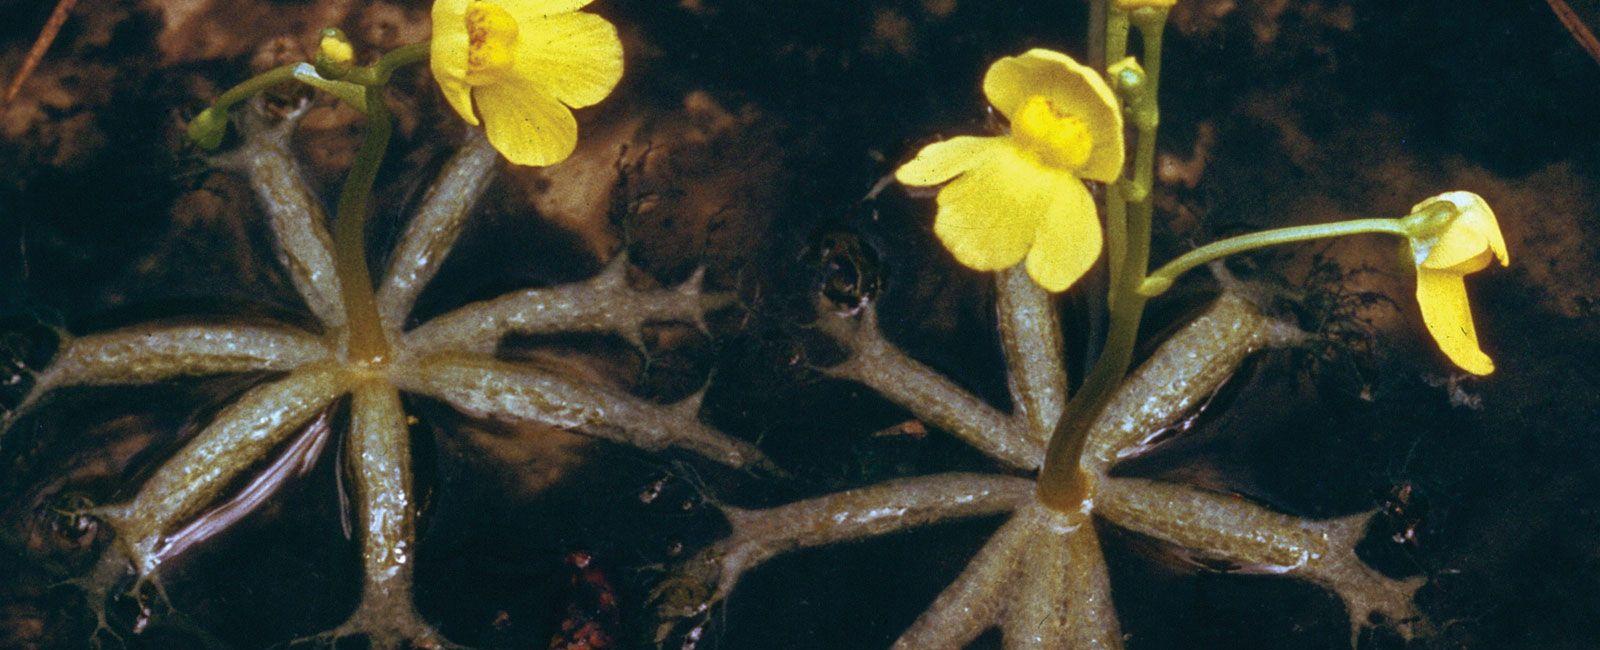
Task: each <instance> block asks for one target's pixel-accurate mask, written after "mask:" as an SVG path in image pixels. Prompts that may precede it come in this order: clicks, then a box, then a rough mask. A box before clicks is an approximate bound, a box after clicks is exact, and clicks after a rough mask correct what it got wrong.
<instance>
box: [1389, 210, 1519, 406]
mask: <svg viewBox="0 0 1600 650" xmlns="http://www.w3.org/2000/svg"><path fill="white" fill-rule="evenodd" d="M1411 215H1412V216H1410V217H1406V218H1405V219H1404V220H1403V221H1402V223H1403V224H1405V227H1406V230H1407V231H1408V232H1409V234H1410V239H1411V254H1412V258H1413V260H1414V262H1415V264H1416V265H1417V304H1419V305H1420V306H1421V307H1422V322H1423V323H1424V324H1426V325H1427V326H1428V332H1429V333H1431V334H1433V338H1434V340H1435V341H1438V343H1439V349H1440V350H1443V351H1444V354H1445V356H1447V357H1449V358H1450V360H1451V361H1453V362H1455V364H1456V365H1458V366H1461V368H1462V369H1463V370H1466V371H1467V372H1470V373H1472V374H1475V375H1487V374H1489V373H1491V372H1494V361H1492V360H1490V359H1489V355H1487V354H1484V353H1483V350H1482V349H1480V348H1479V347H1478V332H1477V329H1476V328H1475V327H1473V324H1472V311H1471V309H1469V307H1468V305H1467V284H1466V282H1465V281H1464V278H1465V277H1466V275H1467V274H1468V273H1475V272H1477V271H1481V270H1483V268H1484V267H1486V266H1488V265H1489V262H1491V261H1493V260H1494V259H1496V258H1498V259H1499V260H1500V265H1501V266H1505V265H1508V264H1510V263H1511V256H1510V254H1509V253H1508V252H1507V251H1506V240H1505V237H1504V236H1502V235H1501V234H1500V225H1499V223H1497V222H1496V221H1495V218H1494V211H1493V210H1490V209H1489V204H1488V203H1485V202H1484V200H1483V197H1480V196H1478V195H1476V194H1473V193H1471V192H1447V193H1444V194H1440V195H1439V196H1435V197H1433V198H1430V199H1427V200H1424V201H1423V202H1421V203H1418V204H1417V205H1416V207H1413V208H1412V209H1411Z"/></svg>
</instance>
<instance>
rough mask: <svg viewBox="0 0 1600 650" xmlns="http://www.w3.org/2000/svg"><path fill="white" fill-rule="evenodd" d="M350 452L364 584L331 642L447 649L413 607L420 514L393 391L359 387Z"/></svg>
mask: <svg viewBox="0 0 1600 650" xmlns="http://www.w3.org/2000/svg"><path fill="white" fill-rule="evenodd" d="M347 444H348V445H349V447H348V452H347V453H346V454H345V458H347V459H349V463H350V467H349V470H350V476H351V477H352V479H353V481H352V482H353V483H354V490H353V492H354V496H355V500H356V503H357V504H358V505H357V507H356V509H355V510H356V517H357V522H356V523H357V531H356V535H357V537H358V538H359V541H360V544H361V563H362V570H363V573H362V575H363V578H364V579H363V588H362V592H361V602H360V604H358V605H357V606H356V610H355V612H354V613H353V614H351V616H350V618H349V620H347V621H346V622H345V623H344V624H343V625H341V626H340V627H339V628H337V629H335V630H334V631H333V632H330V633H329V634H328V636H332V637H340V636H349V635H353V634H365V635H367V636H368V637H369V638H370V639H371V642H372V644H373V646H374V647H401V646H402V644H404V643H408V642H413V643H414V642H418V641H422V642H433V643H435V644H439V643H440V642H441V638H440V636H439V633H438V632H436V631H435V630H434V629H433V628H432V627H431V626H429V625H428V624H427V623H425V622H423V620H422V617H421V616H420V615H419V614H418V613H417V609H416V606H415V605H414V604H413V603H412V600H411V594H412V591H411V585H412V574H413V565H414V564H415V562H416V513H417V506H416V503H415V501H414V500H413V497H412V495H413V494H414V492H413V490H412V486H411V436H410V434H409V432H408V430H407V427H406V415H405V411H404V410H402V408H401V404H400V394H399V393H398V392H396V391H395V389H394V387H393V386H390V385H389V384H388V383H387V382H382V381H368V382H364V383H362V384H359V385H357V386H356V387H355V390H354V394H353V396H352V399H351V402H350V435H349V438H348V443H347Z"/></svg>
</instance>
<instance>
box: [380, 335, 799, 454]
mask: <svg viewBox="0 0 1600 650" xmlns="http://www.w3.org/2000/svg"><path fill="white" fill-rule="evenodd" d="M395 379H396V381H397V383H398V384H399V385H400V387H401V388H402V389H404V390H407V391H411V392H414V393H419V394H422V395H427V396H430V397H434V398H436V399H439V400H443V401H444V402H446V403H448V404H450V405H451V406H452V407H454V408H455V409H456V410H459V411H461V412H462V413H465V414H467V415H470V416H473V417H480V418H489V419H494V420H501V421H507V422H532V423H537V424H542V425H546V426H552V427H558V428H562V429H570V430H573V431H577V432H579V433H583V434H586V435H590V436H594V437H597V438H601V439H605V440H610V441H612V442H616V443H619V444H624V445H628V446H631V447H635V448H638V449H643V450H646V451H661V450H663V449H666V448H669V447H676V448H679V449H683V450H685V451H689V452H691V453H695V454H698V455H700V456H703V457H705V458H707V459H709V460H712V461H715V462H718V463H721V464H723V465H727V466H729V467H735V468H757V467H759V468H763V469H771V466H770V463H769V462H768V461H767V459H766V456H764V455H763V454H762V453H761V451H760V450H758V449H756V448H755V446H754V445H751V444H750V443H747V442H744V441H742V440H738V439H736V438H733V437H730V436H728V435H726V434H724V433H722V432H720V431H717V430H715V429H713V428H711V427H710V426H707V425H706V424H704V423H702V422H701V421H700V419H699V417H698V413H699V410H700V399H699V396H696V397H692V398H690V399H687V400H684V401H682V402H678V403H676V404H670V405H661V404H656V403H653V402H650V401H647V400H644V399H640V398H638V397H634V396H632V395H629V394H627V393H625V392H623V391H620V390H617V389H613V388H607V387H604V386H598V385H591V384H586V383H581V382H576V381H573V380H571V379H567V378H565V377H562V376H561V375H559V374H557V373H554V372H550V371H546V370H542V369H539V368H535V367H532V366H529V365H526V364H514V363H509V362H505V361H499V360H496V359H493V358H491V357H487V356H479V355H466V354H440V355H434V356H431V357H427V358H424V359H421V360H419V361H417V362H416V363H415V364H412V365H410V366H409V367H407V368H404V369H397V370H396V372H395Z"/></svg>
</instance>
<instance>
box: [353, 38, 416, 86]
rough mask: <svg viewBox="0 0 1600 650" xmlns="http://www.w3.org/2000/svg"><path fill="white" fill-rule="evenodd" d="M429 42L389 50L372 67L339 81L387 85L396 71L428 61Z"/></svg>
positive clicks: (359, 70)
mask: <svg viewBox="0 0 1600 650" xmlns="http://www.w3.org/2000/svg"><path fill="white" fill-rule="evenodd" d="M429 47H430V41H423V42H421V43H412V44H410V45H403V46H400V47H397V48H395V49H393V50H390V51H389V53H388V54H385V55H383V57H382V58H379V59H378V60H377V61H376V62H374V63H373V64H372V65H369V66H366V67H364V68H356V69H354V70H351V71H350V73H349V74H347V75H345V76H344V77H343V78H342V79H340V81H348V82H351V83H358V84H361V85H363V86H382V85H385V84H388V83H389V78H390V77H392V76H394V73H395V71H396V70H399V69H400V68H403V67H405V66H408V65H411V64H413V63H421V62H423V61H426V60H427V59H428V52H429Z"/></svg>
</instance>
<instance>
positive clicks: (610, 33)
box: [431, 0, 622, 165]
mask: <svg viewBox="0 0 1600 650" xmlns="http://www.w3.org/2000/svg"><path fill="white" fill-rule="evenodd" d="M591 1H592V0H438V1H437V2H435V3H433V45H432V46H431V50H432V52H431V61H432V67H433V76H434V78H435V79H436V80H438V82H439V87H440V88H441V89H443V90H444V96H445V99H447V100H449V102H450V105H451V106H452V107H454V108H455V109H456V112H457V113H460V114H461V117H462V118H463V119H465V120H466V121H467V122H468V123H470V124H473V125H476V124H478V117H479V116H480V115H481V116H482V118H483V124H484V128H485V130H487V131H488V135H489V142H490V144H493V145H494V148H495V149H498V150H499V151H500V153H501V154H504V155H505V157H506V159H507V160H510V161H511V162H513V163H516V164H519V165H553V164H555V163H558V162H561V161H562V160H564V159H566V157H567V156H569V155H571V154H572V150H573V148H574V147H575V146H577V143H578V122H577V120H576V119H574V118H573V116H572V111H571V108H582V107H584V106H591V105H593V104H596V103H598V102H599V101H600V100H602V99H605V97H606V95H608V94H610V93H611V90H612V89H613V88H615V87H616V85H617V81H619V80H620V79H622V41H621V40H620V39H619V38H618V37H617V29H616V27H613V26H612V25H611V23H609V22H607V21H606V20H605V19H604V18H601V17H599V16H596V15H594V14H590V13H585V12H581V11H578V9H580V8H582V7H583V6H584V5H587V4H589V2H591ZM474 104H476V107H477V112H476V113H475V112H474V111H473V107H474ZM569 107H570V108H569Z"/></svg>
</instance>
